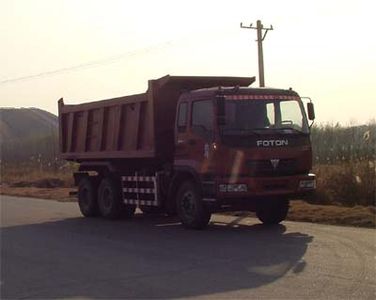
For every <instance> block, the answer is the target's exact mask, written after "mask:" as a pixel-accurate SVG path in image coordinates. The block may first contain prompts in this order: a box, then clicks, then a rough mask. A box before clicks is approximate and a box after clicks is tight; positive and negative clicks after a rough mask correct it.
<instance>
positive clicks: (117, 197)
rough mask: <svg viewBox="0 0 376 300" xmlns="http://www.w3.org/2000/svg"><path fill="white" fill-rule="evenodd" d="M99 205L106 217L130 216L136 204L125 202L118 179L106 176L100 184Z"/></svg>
mask: <svg viewBox="0 0 376 300" xmlns="http://www.w3.org/2000/svg"><path fill="white" fill-rule="evenodd" d="M98 207H99V211H100V213H101V215H102V216H103V217H104V218H106V219H118V218H120V217H126V218H130V217H132V216H133V214H134V212H135V209H136V206H135V205H126V204H124V203H123V197H122V192H121V185H120V182H118V181H117V180H116V179H113V178H109V177H107V178H104V179H102V182H101V184H100V185H99V190H98Z"/></svg>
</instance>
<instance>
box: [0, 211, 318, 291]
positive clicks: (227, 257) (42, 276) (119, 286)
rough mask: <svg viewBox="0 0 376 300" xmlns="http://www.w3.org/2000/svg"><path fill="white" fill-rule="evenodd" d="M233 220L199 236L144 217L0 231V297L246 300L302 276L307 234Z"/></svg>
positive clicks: (163, 220)
mask: <svg viewBox="0 0 376 300" xmlns="http://www.w3.org/2000/svg"><path fill="white" fill-rule="evenodd" d="M237 221H239V220H235V221H234V222H231V223H226V222H220V221H217V222H214V223H212V224H211V225H210V227H209V228H208V229H207V230H204V231H190V230H185V229H183V228H182V227H181V225H180V224H178V222H177V221H176V220H175V219H171V218H164V217H144V216H143V215H136V216H135V218H134V219H133V220H126V221H125V220H122V221H115V222H110V221H105V220H102V219H85V218H81V217H77V218H68V219H63V220H58V221H51V222H45V223H40V224H28V225H19V226H13V227H6V228H2V247H1V260H2V264H1V275H2V279H1V281H2V286H1V290H2V291H1V296H2V298H22V297H28V298H62V297H64V298H70V297H89V298H179V297H191V296H203V295H212V294H217V293H224V292H236V291H239V290H244V289H248V290H250V291H249V294H248V295H249V297H251V293H252V292H251V290H252V289H253V288H257V287H260V286H263V285H267V284H269V283H271V282H274V281H276V280H278V279H280V278H282V277H283V276H284V275H285V274H286V273H288V272H291V273H293V274H296V273H299V272H302V271H303V270H304V267H305V265H306V262H305V261H304V260H303V256H304V254H305V252H306V250H307V247H308V244H309V243H310V242H311V241H312V239H313V237H312V236H309V235H307V234H304V233H300V232H287V228H286V227H285V226H284V225H278V226H272V227H264V226H262V225H259V224H254V225H241V224H239V222H237ZM230 297H232V298H233V297H234V296H230ZM235 297H236V296H235Z"/></svg>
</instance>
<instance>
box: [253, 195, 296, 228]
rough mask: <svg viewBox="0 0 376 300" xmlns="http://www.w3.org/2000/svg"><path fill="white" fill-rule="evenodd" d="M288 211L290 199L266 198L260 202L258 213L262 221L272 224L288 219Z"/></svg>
mask: <svg viewBox="0 0 376 300" xmlns="http://www.w3.org/2000/svg"><path fill="white" fill-rule="evenodd" d="M288 211H289V200H288V199H265V200H264V201H260V202H259V203H258V205H257V208H256V215H257V217H258V218H259V220H260V221H261V222H262V223H264V224H267V225H272V224H278V223H280V222H282V221H283V220H284V219H286V216H287V213H288Z"/></svg>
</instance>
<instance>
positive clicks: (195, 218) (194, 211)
mask: <svg viewBox="0 0 376 300" xmlns="http://www.w3.org/2000/svg"><path fill="white" fill-rule="evenodd" d="M201 199H202V198H201V195H200V192H199V191H198V189H197V187H196V186H195V185H194V184H193V183H192V182H190V181H186V182H184V183H183V184H182V185H181V187H180V188H179V190H178V193H177V199H176V208H177V212H178V215H179V218H180V220H181V222H182V223H183V226H184V227H186V228H190V229H203V228H205V227H206V226H207V225H208V223H209V221H210V217H211V213H210V212H209V211H208V209H207V208H206V207H205V206H204V204H203V202H202V200H201Z"/></svg>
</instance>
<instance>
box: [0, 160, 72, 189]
mask: <svg viewBox="0 0 376 300" xmlns="http://www.w3.org/2000/svg"><path fill="white" fill-rule="evenodd" d="M76 168H77V167H76V166H74V165H70V164H67V165H65V166H64V167H59V168H57V169H56V170H55V169H54V168H53V167H42V166H34V165H27V164H22V165H11V166H6V167H2V168H1V183H2V184H7V185H9V186H13V187H40V188H52V187H73V175H72V173H73V172H74V170H75V169H76Z"/></svg>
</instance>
